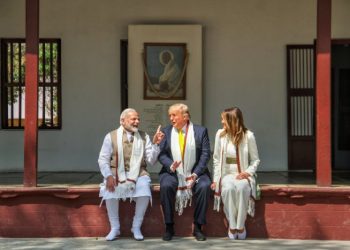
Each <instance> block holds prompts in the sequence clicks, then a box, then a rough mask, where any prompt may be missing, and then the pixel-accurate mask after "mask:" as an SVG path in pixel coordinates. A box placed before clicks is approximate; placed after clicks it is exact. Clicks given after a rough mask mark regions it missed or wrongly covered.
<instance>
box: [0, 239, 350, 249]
mask: <svg viewBox="0 0 350 250" xmlns="http://www.w3.org/2000/svg"><path fill="white" fill-rule="evenodd" d="M0 249H1V250H2V249H6V250H10V249H11V250H12V249H16V250H17V249H19V250H27V249H94V250H105V249H106V250H107V249H108V250H111V249H130V250H138V249H150V250H155V249H163V250H173V249H210V250H216V249H226V250H227V249H245V250H249V249H252V250H255V249H256V250H264V249H268V250H300V249H307V250H316V249H317V250H323V249H341V250H349V249H350V241H319V240H268V239H248V240H245V241H230V240H228V239H227V238H209V239H208V240H207V241H204V242H197V241H195V240H194V238H192V237H186V238H180V237H175V238H174V239H173V240H172V241H170V242H164V241H162V240H161V239H159V238H147V239H146V240H145V241H141V242H137V241H135V240H133V239H130V238H120V239H118V240H115V241H112V242H106V241H105V240H104V238H26V239H24V238H0Z"/></svg>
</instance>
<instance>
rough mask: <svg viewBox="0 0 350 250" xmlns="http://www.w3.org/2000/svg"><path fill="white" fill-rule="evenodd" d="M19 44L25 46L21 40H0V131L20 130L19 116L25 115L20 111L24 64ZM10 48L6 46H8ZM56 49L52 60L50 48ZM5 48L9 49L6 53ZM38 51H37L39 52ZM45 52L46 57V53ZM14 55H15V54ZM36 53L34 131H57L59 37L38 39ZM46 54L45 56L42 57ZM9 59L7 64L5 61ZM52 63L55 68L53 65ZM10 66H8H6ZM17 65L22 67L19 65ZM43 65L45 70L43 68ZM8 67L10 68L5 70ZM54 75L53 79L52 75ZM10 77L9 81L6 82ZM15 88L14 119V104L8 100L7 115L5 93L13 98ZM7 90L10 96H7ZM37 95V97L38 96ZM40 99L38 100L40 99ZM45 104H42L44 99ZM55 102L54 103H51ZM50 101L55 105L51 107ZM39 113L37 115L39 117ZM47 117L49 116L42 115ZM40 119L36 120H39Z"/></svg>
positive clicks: (59, 118)
mask: <svg viewBox="0 0 350 250" xmlns="http://www.w3.org/2000/svg"><path fill="white" fill-rule="evenodd" d="M14 44H15V45H16V46H18V51H19V52H18V54H14V51H13V48H14ZM23 44H24V46H25V39H24V38H6V39H1V109H0V110H1V111H0V112H1V128H2V129H9V130H13V129H15V130H16V129H17V130H18V129H24V119H25V118H23V119H22V117H23V116H24V115H25V112H24V110H22V104H23V101H22V95H24V91H25V73H24V72H23V71H24V68H25V66H23V65H24V63H22V57H21V56H20V55H22V56H23V57H24V51H22V49H23V47H22V46H23ZM8 45H10V47H8ZM54 46H57V54H56V58H55V59H54V58H53V57H54V53H53V50H54V49H53V47H54ZM8 49H10V50H11V52H10V54H9V53H8ZM40 50H41V51H40ZM47 51H49V54H46V53H47ZM16 53H17V52H16ZM39 53H41V55H42V56H41V57H40V58H39V68H40V67H41V68H42V70H41V71H40V72H42V73H39V77H38V79H39V83H38V88H39V89H38V95H39V98H38V104H39V107H41V108H39V110H38V128H39V129H41V130H58V129H61V128H62V98H61V73H62V72H61V39H59V38H42V39H39ZM45 55H46V56H45ZM15 56H17V63H18V65H19V66H18V67H17V68H16V70H17V71H18V77H17V79H16V80H15V81H14V73H13V71H14V69H15V68H14V65H13V64H14V60H13V58H14V57H15ZM47 57H49V62H46V61H45V58H47ZM9 60H10V62H9ZM54 62H55V63H56V65H55V66H54ZM9 63H10V65H9ZM21 64H23V65H22V67H21V66H20V65H21ZM43 65H45V67H43ZM9 66H10V67H9ZM54 74H55V76H54ZM9 78H10V79H9ZM15 88H19V89H21V91H18V90H17V92H18V93H17V94H18V97H17V98H18V118H15V117H14V114H13V110H14V108H13V105H14V104H15V103H17V101H16V102H12V101H10V102H11V103H10V105H11V108H10V112H12V113H10V114H9V107H8V105H9V94H10V97H11V99H12V100H13V98H14V93H13V91H14V89H15ZM9 91H11V93H9ZM40 93H41V94H40ZM40 96H41V98H40ZM47 96H48V98H49V101H48V102H47V101H46V98H47ZM54 99H55V100H54ZM54 102H55V103H56V104H55V105H54ZM40 105H41V106H40ZM39 112H40V114H39ZM47 114H49V117H47V116H46V115H47ZM39 117H40V118H39Z"/></svg>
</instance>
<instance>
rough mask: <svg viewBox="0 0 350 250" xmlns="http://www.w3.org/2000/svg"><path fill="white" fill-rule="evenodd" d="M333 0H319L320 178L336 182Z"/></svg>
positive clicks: (321, 183)
mask: <svg viewBox="0 0 350 250" xmlns="http://www.w3.org/2000/svg"><path fill="white" fill-rule="evenodd" d="M331 7H332V1H331V0H317V42H316V172H317V174H316V182H317V185H318V186H330V185H331V184H332V168H331Z"/></svg>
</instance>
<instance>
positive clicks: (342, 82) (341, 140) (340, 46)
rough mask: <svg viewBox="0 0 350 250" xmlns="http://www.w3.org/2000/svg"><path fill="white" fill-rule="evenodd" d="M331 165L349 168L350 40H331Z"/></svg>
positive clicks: (343, 168) (337, 168)
mask: <svg viewBox="0 0 350 250" xmlns="http://www.w3.org/2000/svg"><path fill="white" fill-rule="evenodd" d="M331 80H332V154H333V157H332V166H333V169H334V170H350V40H340V41H337V40H335V41H332V79H331Z"/></svg>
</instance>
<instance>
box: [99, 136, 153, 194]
mask: <svg viewBox="0 0 350 250" xmlns="http://www.w3.org/2000/svg"><path fill="white" fill-rule="evenodd" d="M130 135H131V134H130V133H128V134H127V137H128V139H130ZM145 139H146V144H145V152H144V159H145V161H146V162H147V163H149V164H150V165H153V164H154V163H155V162H156V161H157V157H158V155H159V152H160V149H159V146H158V145H155V144H152V142H151V140H150V137H149V135H148V134H146V138H145ZM112 153H113V144H112V138H111V135H110V133H108V134H107V135H106V136H105V138H104V140H103V144H102V148H101V151H100V155H99V158H98V165H99V167H100V171H101V174H102V175H103V177H104V182H103V183H101V185H100V195H99V196H100V197H103V200H105V199H112V198H115V199H119V198H121V197H118V195H117V194H116V192H109V191H108V190H107V189H106V178H107V177H108V176H110V175H113V173H112V170H111V167H110V164H111V157H112ZM113 176H114V175H113ZM126 176H128V172H126ZM141 196H149V197H151V178H150V177H149V176H147V175H145V176H141V177H139V178H137V181H136V187H135V191H134V193H133V194H132V196H130V197H129V198H135V197H141Z"/></svg>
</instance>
